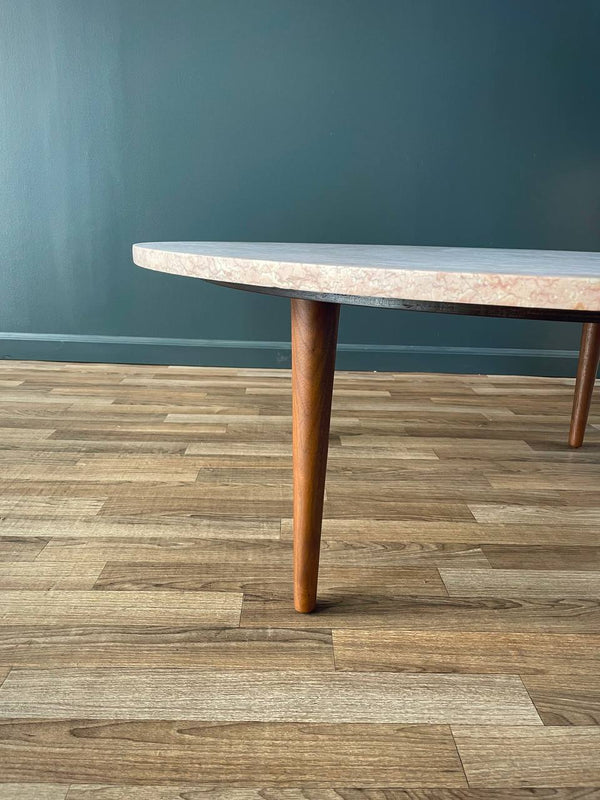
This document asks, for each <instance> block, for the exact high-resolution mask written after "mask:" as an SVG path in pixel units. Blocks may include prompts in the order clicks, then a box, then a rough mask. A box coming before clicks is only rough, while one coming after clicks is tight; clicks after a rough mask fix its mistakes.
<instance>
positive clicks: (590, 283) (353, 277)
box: [133, 242, 600, 311]
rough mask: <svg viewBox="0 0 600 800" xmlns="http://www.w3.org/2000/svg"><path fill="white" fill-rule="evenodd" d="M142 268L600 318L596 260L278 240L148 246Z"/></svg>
mask: <svg viewBox="0 0 600 800" xmlns="http://www.w3.org/2000/svg"><path fill="white" fill-rule="evenodd" d="M133 260H134V262H135V263H136V264H137V265H138V266H141V267H145V268H148V269H153V270H158V271H163V272H168V273H171V274H178V275H187V276H190V277H197V278H204V279H206V280H215V281H219V282H223V283H232V284H246V285H254V286H260V287H263V288H269V287H270V288H273V289H287V290H295V291H305V292H314V293H318V294H332V295H350V296H363V297H381V298H394V299H405V300H417V301H432V302H446V303H467V304H469V303H471V304H481V305H503V306H515V307H526V308H548V309H565V310H566V309H569V310H581V311H600V253H595V252H580V251H555V250H501V249H497V248H456V247H452V248H450V247H416V246H402V245H334V244H304V243H283V242H147V243H143V244H136V245H134V246H133Z"/></svg>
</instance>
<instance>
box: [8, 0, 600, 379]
mask: <svg viewBox="0 0 600 800" xmlns="http://www.w3.org/2000/svg"><path fill="white" fill-rule="evenodd" d="M0 15H1V18H0V70H1V71H0V88H1V92H2V102H1V103H0V170H1V173H0V258H1V260H2V263H1V274H0V278H1V281H2V286H1V291H0V331H2V332H4V333H0V355H2V356H4V357H13V358H19V357H25V358H58V359H84V360H85V359H90V360H96V359H109V360H110V359H114V360H122V361H149V362H152V361H171V362H174V363H222V364H257V365H259V364H264V365H271V364H286V363H287V361H288V357H289V352H288V350H287V349H286V346H285V344H284V343H285V342H286V341H287V340H288V338H289V333H288V309H287V303H286V301H284V300H281V299H273V298H266V297H261V296H257V295H250V294H242V293H238V292H234V291H231V290H227V289H222V288H217V287H213V286H209V285H205V284H203V283H202V282H200V281H194V280H192V279H186V278H174V277H169V276H164V275H160V274H155V273H149V272H146V271H143V270H140V269H138V268H136V267H134V266H133V265H132V263H131V258H130V246H131V243H132V242H135V241H148V240H162V239H165V240H166V239H212V240H215V239H216V240H219V239H226V240H227V239H228V240H249V241H254V240H256V241H261V240H271V241H273V240H274V241H286V240H287V241H307V242H310V241H315V242H378V243H389V244H391V243H401V244H429V245H461V246H469V245H471V246H493V247H525V248H553V249H556V248H560V249H574V250H598V249H600V57H599V44H598V42H599V41H600V3H599V2H598V0H589V1H588V0H0ZM577 339H578V329H577V326H576V325H572V324H566V323H539V322H524V321H510V320H491V319H476V318H459V317H449V316H440V315H436V316H431V315H428V314H415V313H408V312H393V311H386V312H384V311H376V310H372V309H359V308H346V309H344V313H343V315H342V325H341V341H342V343H344V344H346V345H366V347H364V348H362V349H361V348H352V347H348V348H343V350H342V353H341V356H340V361H339V364H340V366H352V367H357V368H380V369H381V368H399V369H404V368H409V369H448V370H460V369H464V370H469V369H474V370H484V371H500V372H506V371H523V372H527V371H531V372H546V373H552V372H557V373H560V372H566V373H569V372H572V371H573V370H574V364H573V359H572V357H569V353H570V355H571V356H572V353H573V351H574V350H576V348H577V343H578V342H577ZM191 340H202V341H200V342H196V343H194V342H193V341H191ZM248 341H251V342H262V343H263V344H262V345H260V346H251V347H244V343H245V342H248ZM269 343H274V344H269ZM411 348H413V349H411ZM541 351H544V352H545V353H546V357H542V355H543V353H542V352H541ZM557 351H561V352H562V354H563V355H562V356H561V353H560V352H557ZM564 351H569V352H567V353H566V355H565V352H564ZM563 356H564V357H563Z"/></svg>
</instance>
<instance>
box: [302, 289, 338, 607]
mask: <svg viewBox="0 0 600 800" xmlns="http://www.w3.org/2000/svg"><path fill="white" fill-rule="evenodd" d="M291 302H292V417H293V423H292V424H293V462H294V606H295V608H296V611H301V612H303V613H307V612H309V611H312V610H313V609H314V607H315V604H316V601H317V579H318V573H319V548H320V544H321V522H322V517H323V494H324V491H325V474H326V472H327V449H328V444H329V421H330V417H331V396H332V392H333V374H334V370H335V349H336V344H337V330H338V320H339V316H340V307H339V305H337V304H336V303H320V302H317V301H315V300H292V301H291Z"/></svg>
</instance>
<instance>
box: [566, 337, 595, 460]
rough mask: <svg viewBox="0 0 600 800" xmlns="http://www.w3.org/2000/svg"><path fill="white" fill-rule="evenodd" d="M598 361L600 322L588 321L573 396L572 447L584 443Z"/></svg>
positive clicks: (570, 438)
mask: <svg viewBox="0 0 600 800" xmlns="http://www.w3.org/2000/svg"><path fill="white" fill-rule="evenodd" d="M598 361H600V322H586V323H584V325H583V331H582V333H581V349H580V351H579V366H578V367H577V380H576V382H575V396H574V397H573V412H572V414H571V430H570V431H569V445H570V446H571V447H581V445H582V444H583V437H584V434H585V426H586V424H587V419H588V414H589V413H590V405H591V402H592V392H593V390H594V382H595V380H596V372H597V371H598Z"/></svg>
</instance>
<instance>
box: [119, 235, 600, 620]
mask: <svg viewBox="0 0 600 800" xmlns="http://www.w3.org/2000/svg"><path fill="white" fill-rule="evenodd" d="M133 260H134V262H135V263H136V264H137V265H138V266H140V267H145V268H147V269H153V270H158V271H160V272H167V273H172V274H174V275H188V276H190V277H194V278H202V279H203V280H206V281H210V282H212V283H217V284H221V285H226V286H230V287H232V288H235V289H244V290H247V291H252V292H262V293H265V294H273V295H280V296H281V295H282V296H285V297H289V298H291V314H292V441H293V448H292V449H293V471H294V606H295V608H296V610H297V611H300V612H304V613H306V612H309V611H312V610H313V609H314V608H315V605H316V598H317V579H318V570H319V549H320V540H321V523H322V516H323V496H324V489H325V475H326V470H327V449H328V438H329V421H330V416H331V399H332V390H333V375H334V368H335V351H336V344H337V330H338V320H339V313H340V306H341V305H344V304H353V305H364V306H375V307H378V308H395V309H409V310H415V311H427V312H443V313H453V314H472V315H486V316H500V317H520V318H523V317H526V318H533V319H550V320H563V321H573V322H583V323H584V329H583V337H582V352H581V358H580V363H579V372H578V380H577V386H576V392H575V401H574V413H573V425H572V429H571V434H572V436H573V431H574V430H575V432H576V434H577V436H575V438H574V439H573V440H572V442H571V443H572V444H573V445H574V446H577V438H578V436H579V434H581V437H582V436H583V433H582V432H583V429H584V428H585V421H586V419H587V412H588V409H589V397H590V396H591V387H592V386H593V381H594V377H595V374H596V369H597V365H598V357H599V354H600V253H584V252H571V251H555V250H498V249H488V248H461V247H404V246H395V245H338V244H291V243H275V242H266V243H255V242H252V243H249V242H150V243H145V244H136V245H134V246H133ZM579 443H580V442H579Z"/></svg>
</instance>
